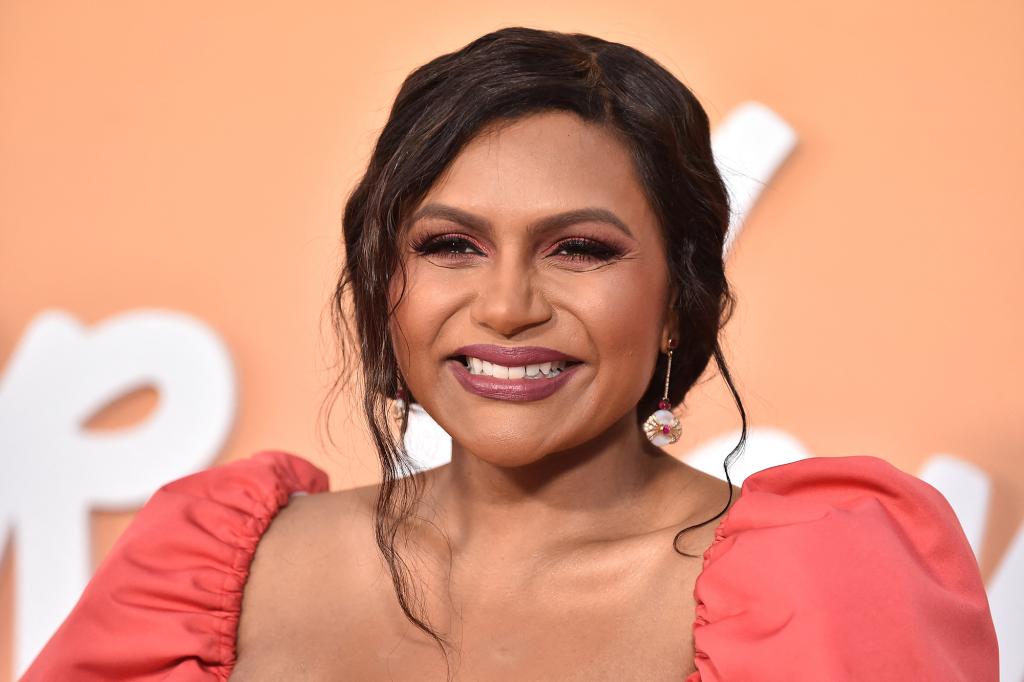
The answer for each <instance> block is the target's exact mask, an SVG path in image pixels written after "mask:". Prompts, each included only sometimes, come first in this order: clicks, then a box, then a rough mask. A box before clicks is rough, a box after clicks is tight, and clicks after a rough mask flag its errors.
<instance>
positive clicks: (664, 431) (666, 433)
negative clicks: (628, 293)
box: [644, 338, 683, 447]
mask: <svg viewBox="0 0 1024 682" xmlns="http://www.w3.org/2000/svg"><path fill="white" fill-rule="evenodd" d="M675 347H676V342H675V339H671V338H670V339H669V340H668V366H667V367H666V369H665V394H664V395H663V396H662V398H661V400H660V401H659V402H658V409H657V411H655V413H654V414H652V415H651V416H650V417H648V418H647V421H645V422H644V433H645V434H647V438H648V439H649V440H650V441H651V442H652V443H654V444H655V445H657V446H658V447H661V446H662V445H668V444H670V443H675V442H676V441H677V440H679V434H680V433H681V432H682V430H683V428H682V426H681V425H680V423H679V418H678V417H676V416H675V414H673V413H672V403H670V402H669V401H668V379H669V376H670V375H671V374H672V349H673V348H675Z"/></svg>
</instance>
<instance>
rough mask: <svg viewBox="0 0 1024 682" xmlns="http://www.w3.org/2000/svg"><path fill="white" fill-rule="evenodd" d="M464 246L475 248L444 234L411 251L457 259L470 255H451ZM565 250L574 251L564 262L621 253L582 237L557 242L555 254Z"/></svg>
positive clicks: (602, 258)
mask: <svg viewBox="0 0 1024 682" xmlns="http://www.w3.org/2000/svg"><path fill="white" fill-rule="evenodd" d="M466 246H469V247H471V248H473V249H476V248H477V247H476V246H475V245H474V244H473V242H471V241H470V240H469V239H467V238H465V237H463V236H461V235H457V234H444V235H440V236H436V237H435V236H429V235H428V236H426V237H424V238H422V239H419V240H417V241H416V243H415V244H413V250H414V251H416V253H419V254H421V255H441V256H442V257H444V258H459V257H461V256H468V255H470V254H467V253H464V252H462V251H460V252H458V253H453V250H455V249H463V250H464V249H465V248H466ZM567 248H574V249H576V253H575V254H573V255H569V256H565V257H564V258H565V260H569V261H574V262H586V263H591V262H600V263H605V262H608V261H611V260H614V259H615V258H618V257H619V256H621V255H622V253H621V251H620V250H619V249H618V248H616V247H613V246H609V245H607V244H604V243H602V242H599V241H596V240H594V239H585V238H583V237H569V238H567V239H563V240H562V241H560V242H558V244H557V247H556V249H555V253H558V252H559V251H562V250H563V249H567ZM477 250H479V249H477Z"/></svg>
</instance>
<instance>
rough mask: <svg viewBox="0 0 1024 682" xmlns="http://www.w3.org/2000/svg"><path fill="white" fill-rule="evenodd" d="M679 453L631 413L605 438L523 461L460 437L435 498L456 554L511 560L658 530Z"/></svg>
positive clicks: (441, 471)
mask: <svg viewBox="0 0 1024 682" xmlns="http://www.w3.org/2000/svg"><path fill="white" fill-rule="evenodd" d="M672 464H674V460H672V458H671V457H670V456H668V455H666V454H665V453H663V452H662V451H661V450H659V449H658V448H655V447H654V446H653V445H651V444H650V442H649V441H648V440H647V438H646V437H645V436H644V434H643V432H642V431H641V430H640V429H639V428H638V427H637V424H636V418H635V415H633V414H632V413H629V414H627V415H626V416H625V417H623V418H622V419H620V420H619V421H618V422H616V423H615V424H614V425H613V426H612V427H611V428H610V429H608V430H607V431H606V432H604V433H603V434H601V435H600V436H599V437H598V438H595V439H593V440H592V441H589V442H587V443H583V444H581V445H579V446H577V447H574V448H572V449H569V450H564V451H561V452H553V453H549V454H548V455H546V456H544V457H543V458H541V459H540V460H538V461H536V462H533V463H531V464H528V465H524V466H518V467H501V466H497V465H494V464H492V463H490V462H487V461H486V460H484V459H482V458H480V457H477V456H475V455H474V454H473V453H471V452H469V451H467V450H466V449H465V448H463V447H462V446H460V445H459V444H458V443H457V442H456V443H453V444H452V460H451V464H450V465H448V466H446V467H442V468H440V469H439V470H438V471H437V474H436V477H435V485H434V486H432V490H433V498H434V499H433V504H434V505H435V509H436V510H437V511H438V512H439V516H440V521H441V524H442V527H443V528H444V530H445V531H446V533H447V534H448V536H449V539H450V542H451V548H452V551H453V552H454V553H455V554H461V555H473V554H476V553H477V551H478V550H479V552H480V553H491V554H493V552H494V551H495V547H496V546H497V547H500V548H501V553H502V555H503V556H504V558H505V560H506V561H507V560H513V561H514V560H515V559H516V558H517V557H520V558H532V559H536V558H538V557H544V556H550V555H552V554H554V553H557V552H561V551H564V550H566V549H569V548H572V547H575V546H580V545H581V544H585V543H588V542H593V541H600V540H613V539H617V538H623V537H628V536H631V535H635V534H638V533H642V532H644V531H649V530H652V529H653V528H651V526H652V519H654V518H656V517H655V516H654V514H655V512H656V511H657V510H656V509H655V503H656V502H657V499H658V497H659V496H658V495H652V494H650V493H651V492H652V490H653V489H654V486H655V485H656V483H657V481H658V480H659V476H658V475H659V473H662V472H664V471H665V469H666V466H667V465H668V466H670V465H672Z"/></svg>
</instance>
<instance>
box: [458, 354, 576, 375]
mask: <svg viewBox="0 0 1024 682" xmlns="http://www.w3.org/2000/svg"><path fill="white" fill-rule="evenodd" d="M466 365H467V367H468V369H469V372H470V374H482V375H486V376H492V377H494V378H496V379H523V378H529V379H550V378H551V377H556V376H558V375H559V374H560V373H561V372H562V371H563V370H564V369H565V365H566V363H565V361H564V360H559V361H558V362H541V363H538V364H535V365H525V366H524V365H521V366H519V367H506V366H504V365H497V364H494V363H492V362H487V361H486V360H481V359H480V358H474V357H467V358H466Z"/></svg>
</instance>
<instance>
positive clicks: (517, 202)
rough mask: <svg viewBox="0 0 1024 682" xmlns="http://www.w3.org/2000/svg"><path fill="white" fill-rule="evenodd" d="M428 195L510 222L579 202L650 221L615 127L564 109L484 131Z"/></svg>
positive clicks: (634, 221) (632, 221)
mask: <svg viewBox="0 0 1024 682" xmlns="http://www.w3.org/2000/svg"><path fill="white" fill-rule="evenodd" d="M431 201H438V202H442V203H445V204H450V205H454V206H458V207H459V208H463V209H466V210H469V211H474V212H479V213H481V214H484V215H488V216H491V217H494V218H496V219H500V218H507V219H508V220H510V221H516V220H519V219H522V220H530V219H533V218H536V217H537V216H539V215H543V214H545V213H552V212H556V211H564V210H571V209H574V208H578V207H580V206H597V207H603V208H607V209H609V210H612V211H614V212H615V213H616V214H618V215H619V216H620V217H622V218H623V219H624V220H625V221H626V222H627V223H628V224H630V225H633V224H636V225H637V226H638V227H640V225H641V224H645V225H649V224H650V222H651V221H652V219H653V218H652V215H651V212H650V208H649V205H648V203H647V200H646V197H645V195H644V193H643V187H642V186H641V184H640V182H639V180H638V178H637V176H636V172H635V170H634V165H633V160H632V157H631V156H630V152H629V149H628V148H627V147H626V145H625V144H624V143H623V142H622V141H621V140H620V138H619V137H618V136H617V135H616V133H614V132H613V131H611V130H609V129H607V128H606V127H604V126H601V125H598V124H593V123H587V122H584V121H583V120H582V119H580V118H579V117H578V116H576V115H575V114H572V113H570V112H561V111H559V112H545V113H540V114H532V115H529V116H526V117H524V118H520V119H517V120H514V121H511V122H503V123H501V124H499V125H494V126H491V127H489V128H487V129H485V130H484V131H483V132H481V133H480V134H479V135H477V136H476V137H475V138H474V139H473V140H472V141H470V142H469V144H467V145H466V146H465V147H464V148H463V149H462V151H461V152H460V153H459V155H458V156H457V157H456V158H455V160H454V161H453V162H452V164H451V165H450V166H449V167H448V169H447V170H446V172H445V173H444V174H443V175H442V176H441V177H440V178H439V180H438V182H437V183H435V185H434V187H432V188H431V190H430V191H429V192H428V193H427V195H426V196H425V197H424V199H423V201H422V202H421V203H428V202H431Z"/></svg>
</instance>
